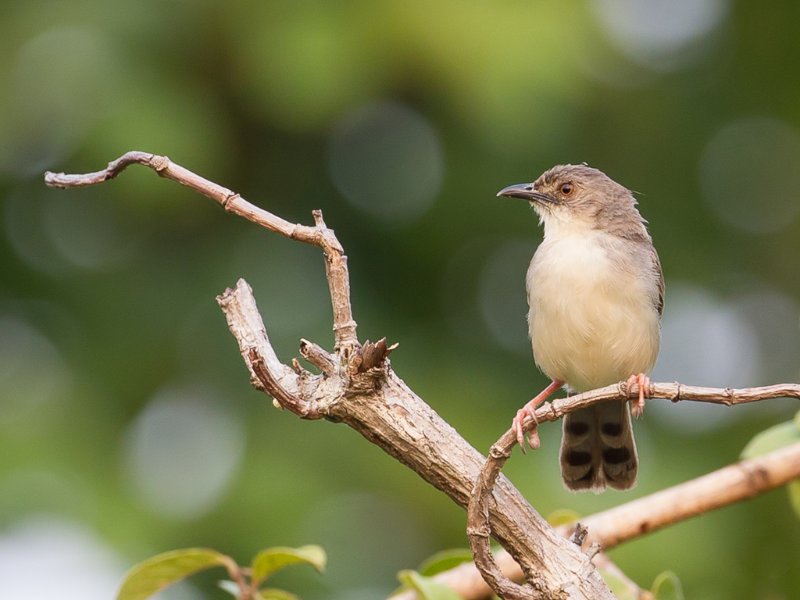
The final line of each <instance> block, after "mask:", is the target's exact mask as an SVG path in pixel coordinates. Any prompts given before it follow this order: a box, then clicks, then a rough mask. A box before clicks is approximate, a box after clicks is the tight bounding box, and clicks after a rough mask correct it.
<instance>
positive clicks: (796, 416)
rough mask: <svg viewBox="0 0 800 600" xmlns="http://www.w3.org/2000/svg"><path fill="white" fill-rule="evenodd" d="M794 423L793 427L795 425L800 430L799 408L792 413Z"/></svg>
mask: <svg viewBox="0 0 800 600" xmlns="http://www.w3.org/2000/svg"><path fill="white" fill-rule="evenodd" d="M794 424H795V427H797V429H798V430H800V410H798V411H797V412H796V413H795V414H794Z"/></svg>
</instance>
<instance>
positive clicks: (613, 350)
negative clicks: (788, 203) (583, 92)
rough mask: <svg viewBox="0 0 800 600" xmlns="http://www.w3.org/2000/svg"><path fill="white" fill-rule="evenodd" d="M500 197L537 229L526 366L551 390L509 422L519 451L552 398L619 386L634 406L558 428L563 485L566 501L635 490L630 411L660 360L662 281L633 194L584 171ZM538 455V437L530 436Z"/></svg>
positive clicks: (571, 169)
mask: <svg viewBox="0 0 800 600" xmlns="http://www.w3.org/2000/svg"><path fill="white" fill-rule="evenodd" d="M497 196H498V197H506V198H521V199H523V200H527V201H528V202H529V203H530V206H531V207H532V208H533V210H534V211H535V212H536V214H537V215H538V217H539V221H540V224H542V225H543V226H544V238H543V240H542V242H541V243H540V244H539V246H538V247H537V249H536V251H535V253H534V255H533V259H532V260H531V263H530V266H529V268H528V272H527V276H526V289H527V296H528V333H529V335H530V340H531V346H532V348H533V357H534V361H535V363H536V365H537V366H538V367H539V369H540V370H541V371H542V372H543V373H544V374H545V375H546V376H547V377H548V378H549V379H550V380H551V383H550V385H548V386H547V387H546V388H545V389H544V390H543V391H542V392H541V393H540V394H538V395H537V396H535V397H534V398H533V399H532V400H531V401H530V402H528V403H527V404H526V405H525V406H524V407H523V408H521V409H520V410H519V411H518V412H517V414H516V416H515V417H514V419H513V421H512V428H513V430H514V433H515V435H516V437H517V441H518V442H519V443H520V446H521V447H522V448H523V450H524V442H525V439H524V433H523V424H524V422H525V421H526V420H529V419H532V420H533V421H534V423H535V416H534V411H535V409H536V407H537V406H538V405H539V404H541V403H542V402H543V401H544V400H546V399H547V398H548V397H549V396H550V395H552V394H553V393H554V392H555V391H557V390H558V389H560V388H562V387H565V388H566V390H567V393H568V394H574V393H580V392H585V391H588V390H591V389H595V388H599V387H604V386H607V385H611V384H613V383H616V382H620V381H626V383H627V386H628V389H632V388H631V386H632V385H634V384H637V385H638V389H639V394H638V398H634V399H633V400H632V402H631V404H632V407H631V406H630V405H629V403H628V401H627V400H609V401H605V402H601V403H599V404H595V405H593V406H591V407H589V408H585V409H581V410H577V411H574V412H571V413H568V414H567V415H566V416H565V417H564V419H563V433H562V438H561V448H560V458H559V462H560V465H561V477H562V480H563V482H564V484H565V486H566V487H567V488H568V489H570V490H574V491H588V490H591V491H593V492H595V493H600V492H602V491H604V490H605V489H606V488H607V487H611V488H614V489H618V490H626V489H629V488H631V487H633V486H634V485H635V483H636V478H637V472H638V463H639V459H638V455H637V452H636V443H635V441H634V438H633V431H632V423H631V411H633V415H634V416H635V417H639V416H641V414H642V412H643V410H644V404H645V392H646V390H649V388H650V378H649V373H650V372H651V371H652V369H653V366H654V364H655V362H656V358H657V356H658V350H659V346H660V341H661V314H662V312H663V309H664V276H663V273H662V270H661V262H660V260H659V257H658V253H657V252H656V249H655V247H654V245H653V241H652V238H651V236H650V233H649V232H648V230H647V221H645V220H644V218H642V216H641V214H640V213H639V210H638V208H637V201H636V199H635V198H634V196H633V193H632V192H631V191H630V190H628V189H627V188H626V187H624V186H622V185H620V184H619V183H617V182H616V181H614V180H613V179H611V178H610V177H609V176H608V175H606V174H605V173H603V172H602V171H600V170H599V169H595V168H593V167H590V166H588V165H587V164H586V163H583V164H580V165H571V164H566V165H557V166H554V167H552V168H551V169H548V170H547V171H545V172H544V173H542V175H540V176H539V177H538V178H537V179H536V180H535V181H533V182H532V183H524V184H515V185H510V186H508V187H505V188H503V189H502V190H500V191H499V192H498V193H497ZM528 443H529V445H531V447H537V446H538V434H536V429H535V427H534V429H533V430H532V432H531V434H529V438H528Z"/></svg>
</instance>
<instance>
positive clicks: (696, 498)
mask: <svg viewBox="0 0 800 600" xmlns="http://www.w3.org/2000/svg"><path fill="white" fill-rule="evenodd" d="M798 478H800V442H798V443H795V444H792V445H791V446H786V447H784V448H780V449H778V450H774V451H772V452H770V453H768V454H764V455H763V456H757V457H755V458H750V459H747V460H742V461H740V462H737V463H734V464H732V465H728V466H726V467H723V468H721V469H718V470H716V471H712V472H711V473H707V474H705V475H702V476H700V477H698V478H696V479H692V480H690V481H686V482H684V483H680V484H678V485H676V486H673V487H670V488H667V489H664V490H660V491H658V492H655V493H653V494H650V495H647V496H643V497H641V498H637V499H636V500H632V501H630V502H626V503H625V504H620V505H619V506H616V507H614V508H611V509H608V510H606V511H603V512H599V513H596V514H594V515H590V516H588V517H585V518H583V519H581V521H580V522H581V524H582V525H583V526H584V527H586V528H587V529H588V535H587V537H586V539H585V540H584V541H583V545H584V546H589V545H591V544H593V543H597V544H599V545H600V546H601V547H602V549H603V550H609V549H611V548H614V547H615V546H617V545H619V544H622V543H624V542H627V541H630V540H633V539H636V538H639V537H641V536H643V535H647V534H648V533H652V532H653V531H656V530H658V529H663V528H664V527H668V526H670V525H675V524H678V523H681V522H683V521H685V520H687V519H690V518H692V517H695V516H698V515H701V514H703V513H706V512H710V511H712V510H716V509H718V508H722V507H725V506H729V505H731V504H734V503H736V502H741V501H743V500H747V499H749V498H753V497H754V496H757V495H759V494H763V493H766V492H769V491H771V490H774V489H776V488H778V487H781V486H783V485H786V484H787V483H790V482H791V481H794V480H795V479H798ZM574 527H575V526H574V525H568V526H564V527H559V528H558V531H559V532H560V533H561V534H562V535H565V536H571V535H572V531H573V529H574ZM494 558H495V560H496V563H497V565H498V566H499V568H500V570H501V571H502V573H503V575H504V576H505V577H508V578H509V579H511V580H514V581H521V580H523V577H524V575H523V573H522V570H521V569H520V566H519V565H518V564H517V563H516V561H515V560H514V558H513V557H512V556H511V555H510V554H509V553H508V552H506V551H505V550H500V551H499V552H498V553H496V554H495V556H494ZM434 579H435V580H436V581H438V582H439V583H442V584H444V585H446V586H448V587H449V588H451V589H453V590H454V591H455V592H456V593H458V594H459V595H460V596H461V597H462V598H464V599H465V600H485V599H486V598H489V597H491V596H492V589H491V588H490V587H489V585H488V584H487V583H486V582H485V581H484V579H483V577H482V576H481V573H480V572H479V571H478V569H477V568H476V566H475V563H464V564H461V565H459V566H457V567H454V568H453V569H450V570H448V571H444V572H442V573H439V574H438V575H436V576H435V577H434ZM416 598H417V595H416V594H415V593H414V592H412V591H407V592H403V593H401V594H397V595H395V596H392V600H416Z"/></svg>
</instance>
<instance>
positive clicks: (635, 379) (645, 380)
mask: <svg viewBox="0 0 800 600" xmlns="http://www.w3.org/2000/svg"><path fill="white" fill-rule="evenodd" d="M633 384H636V385H637V386H638V387H639V397H638V398H636V399H635V400H634V401H633V402H631V414H632V415H633V416H634V417H635V418H637V419H638V418H639V417H641V416H642V415H643V414H644V395H645V390H648V391H649V390H650V378H649V377H648V376H647V375H645V374H644V373H639V374H638V375H631V376H630V377H628V381H627V382H626V383H625V385H626V386H627V389H629V390H630V389H631V386H633Z"/></svg>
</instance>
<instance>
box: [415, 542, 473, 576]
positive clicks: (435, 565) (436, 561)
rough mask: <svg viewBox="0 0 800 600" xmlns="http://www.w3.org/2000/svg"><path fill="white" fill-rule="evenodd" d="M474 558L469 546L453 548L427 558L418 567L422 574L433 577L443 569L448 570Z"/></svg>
mask: <svg viewBox="0 0 800 600" xmlns="http://www.w3.org/2000/svg"><path fill="white" fill-rule="evenodd" d="M471 560H472V552H470V551H469V550H468V549H467V548H454V549H452V550H442V551H441V552H437V553H436V554H434V555H433V556H431V557H429V558H426V559H425V561H424V562H423V563H422V564H421V565H420V566H419V569H417V570H418V571H419V573H420V575H424V576H425V577H432V576H434V575H436V574H437V573H441V572H442V571H447V570H448V569H452V568H453V567H457V566H458V565H460V564H463V563H465V562H470V561H471Z"/></svg>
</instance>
